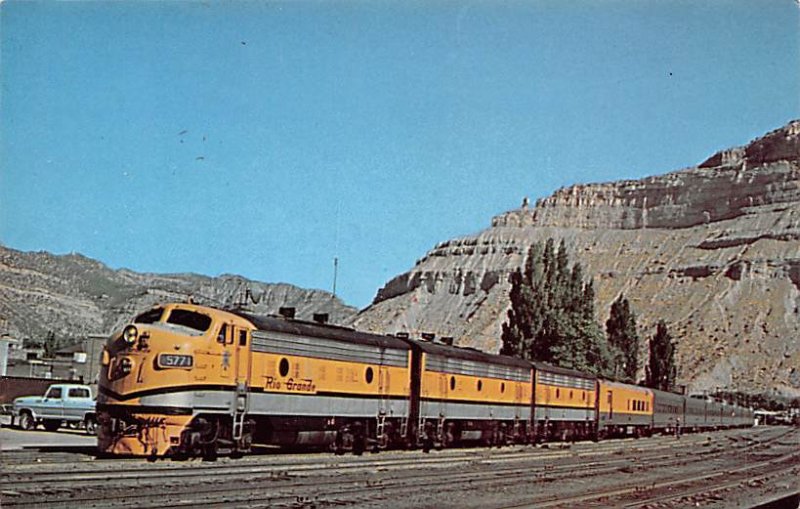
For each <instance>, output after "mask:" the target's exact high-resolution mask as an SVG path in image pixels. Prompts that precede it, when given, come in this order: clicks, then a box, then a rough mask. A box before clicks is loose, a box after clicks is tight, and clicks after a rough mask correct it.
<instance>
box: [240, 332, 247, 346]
mask: <svg viewBox="0 0 800 509" xmlns="http://www.w3.org/2000/svg"><path fill="white" fill-rule="evenodd" d="M239 346H247V331H246V330H240V331H239Z"/></svg>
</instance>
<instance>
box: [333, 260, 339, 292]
mask: <svg viewBox="0 0 800 509" xmlns="http://www.w3.org/2000/svg"><path fill="white" fill-rule="evenodd" d="M338 275H339V257H338V256H334V257H333V296H334V297H336V277H337V276H338Z"/></svg>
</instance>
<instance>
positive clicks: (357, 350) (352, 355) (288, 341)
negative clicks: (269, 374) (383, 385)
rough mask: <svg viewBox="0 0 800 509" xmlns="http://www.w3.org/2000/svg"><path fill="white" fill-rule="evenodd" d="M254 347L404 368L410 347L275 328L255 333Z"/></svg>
mask: <svg viewBox="0 0 800 509" xmlns="http://www.w3.org/2000/svg"><path fill="white" fill-rule="evenodd" d="M252 349H253V351H254V352H263V353H273V354H278V355H296V356H299V357H313V358H317V359H331V360H337V361H345V362H360V363H364V364H375V365H378V366H397V367H402V368H405V367H407V366H408V351H407V350H396V349H385V348H384V349H382V348H380V347H377V346H372V345H362V344H353V343H347V342H345V341H336V340H331V339H325V338H311V337H305V336H296V335H294V334H284V333H281V332H274V331H269V332H266V331H255V332H253V346H252Z"/></svg>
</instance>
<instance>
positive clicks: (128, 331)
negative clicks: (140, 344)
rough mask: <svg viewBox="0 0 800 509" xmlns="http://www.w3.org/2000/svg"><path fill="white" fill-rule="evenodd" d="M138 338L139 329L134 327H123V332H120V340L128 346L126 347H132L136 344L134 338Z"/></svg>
mask: <svg viewBox="0 0 800 509" xmlns="http://www.w3.org/2000/svg"><path fill="white" fill-rule="evenodd" d="M138 336H139V329H137V328H136V326H135V325H128V326H127V327H125V330H123V331H122V339H123V340H124V341H125V342H126V343H127V344H128V346H133V344H134V343H136V338H137V337H138Z"/></svg>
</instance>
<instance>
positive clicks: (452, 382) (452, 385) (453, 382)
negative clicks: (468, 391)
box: [450, 376, 456, 391]
mask: <svg viewBox="0 0 800 509" xmlns="http://www.w3.org/2000/svg"><path fill="white" fill-rule="evenodd" d="M455 389H456V377H454V376H451V377H450V390H451V391H454V390H455Z"/></svg>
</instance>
